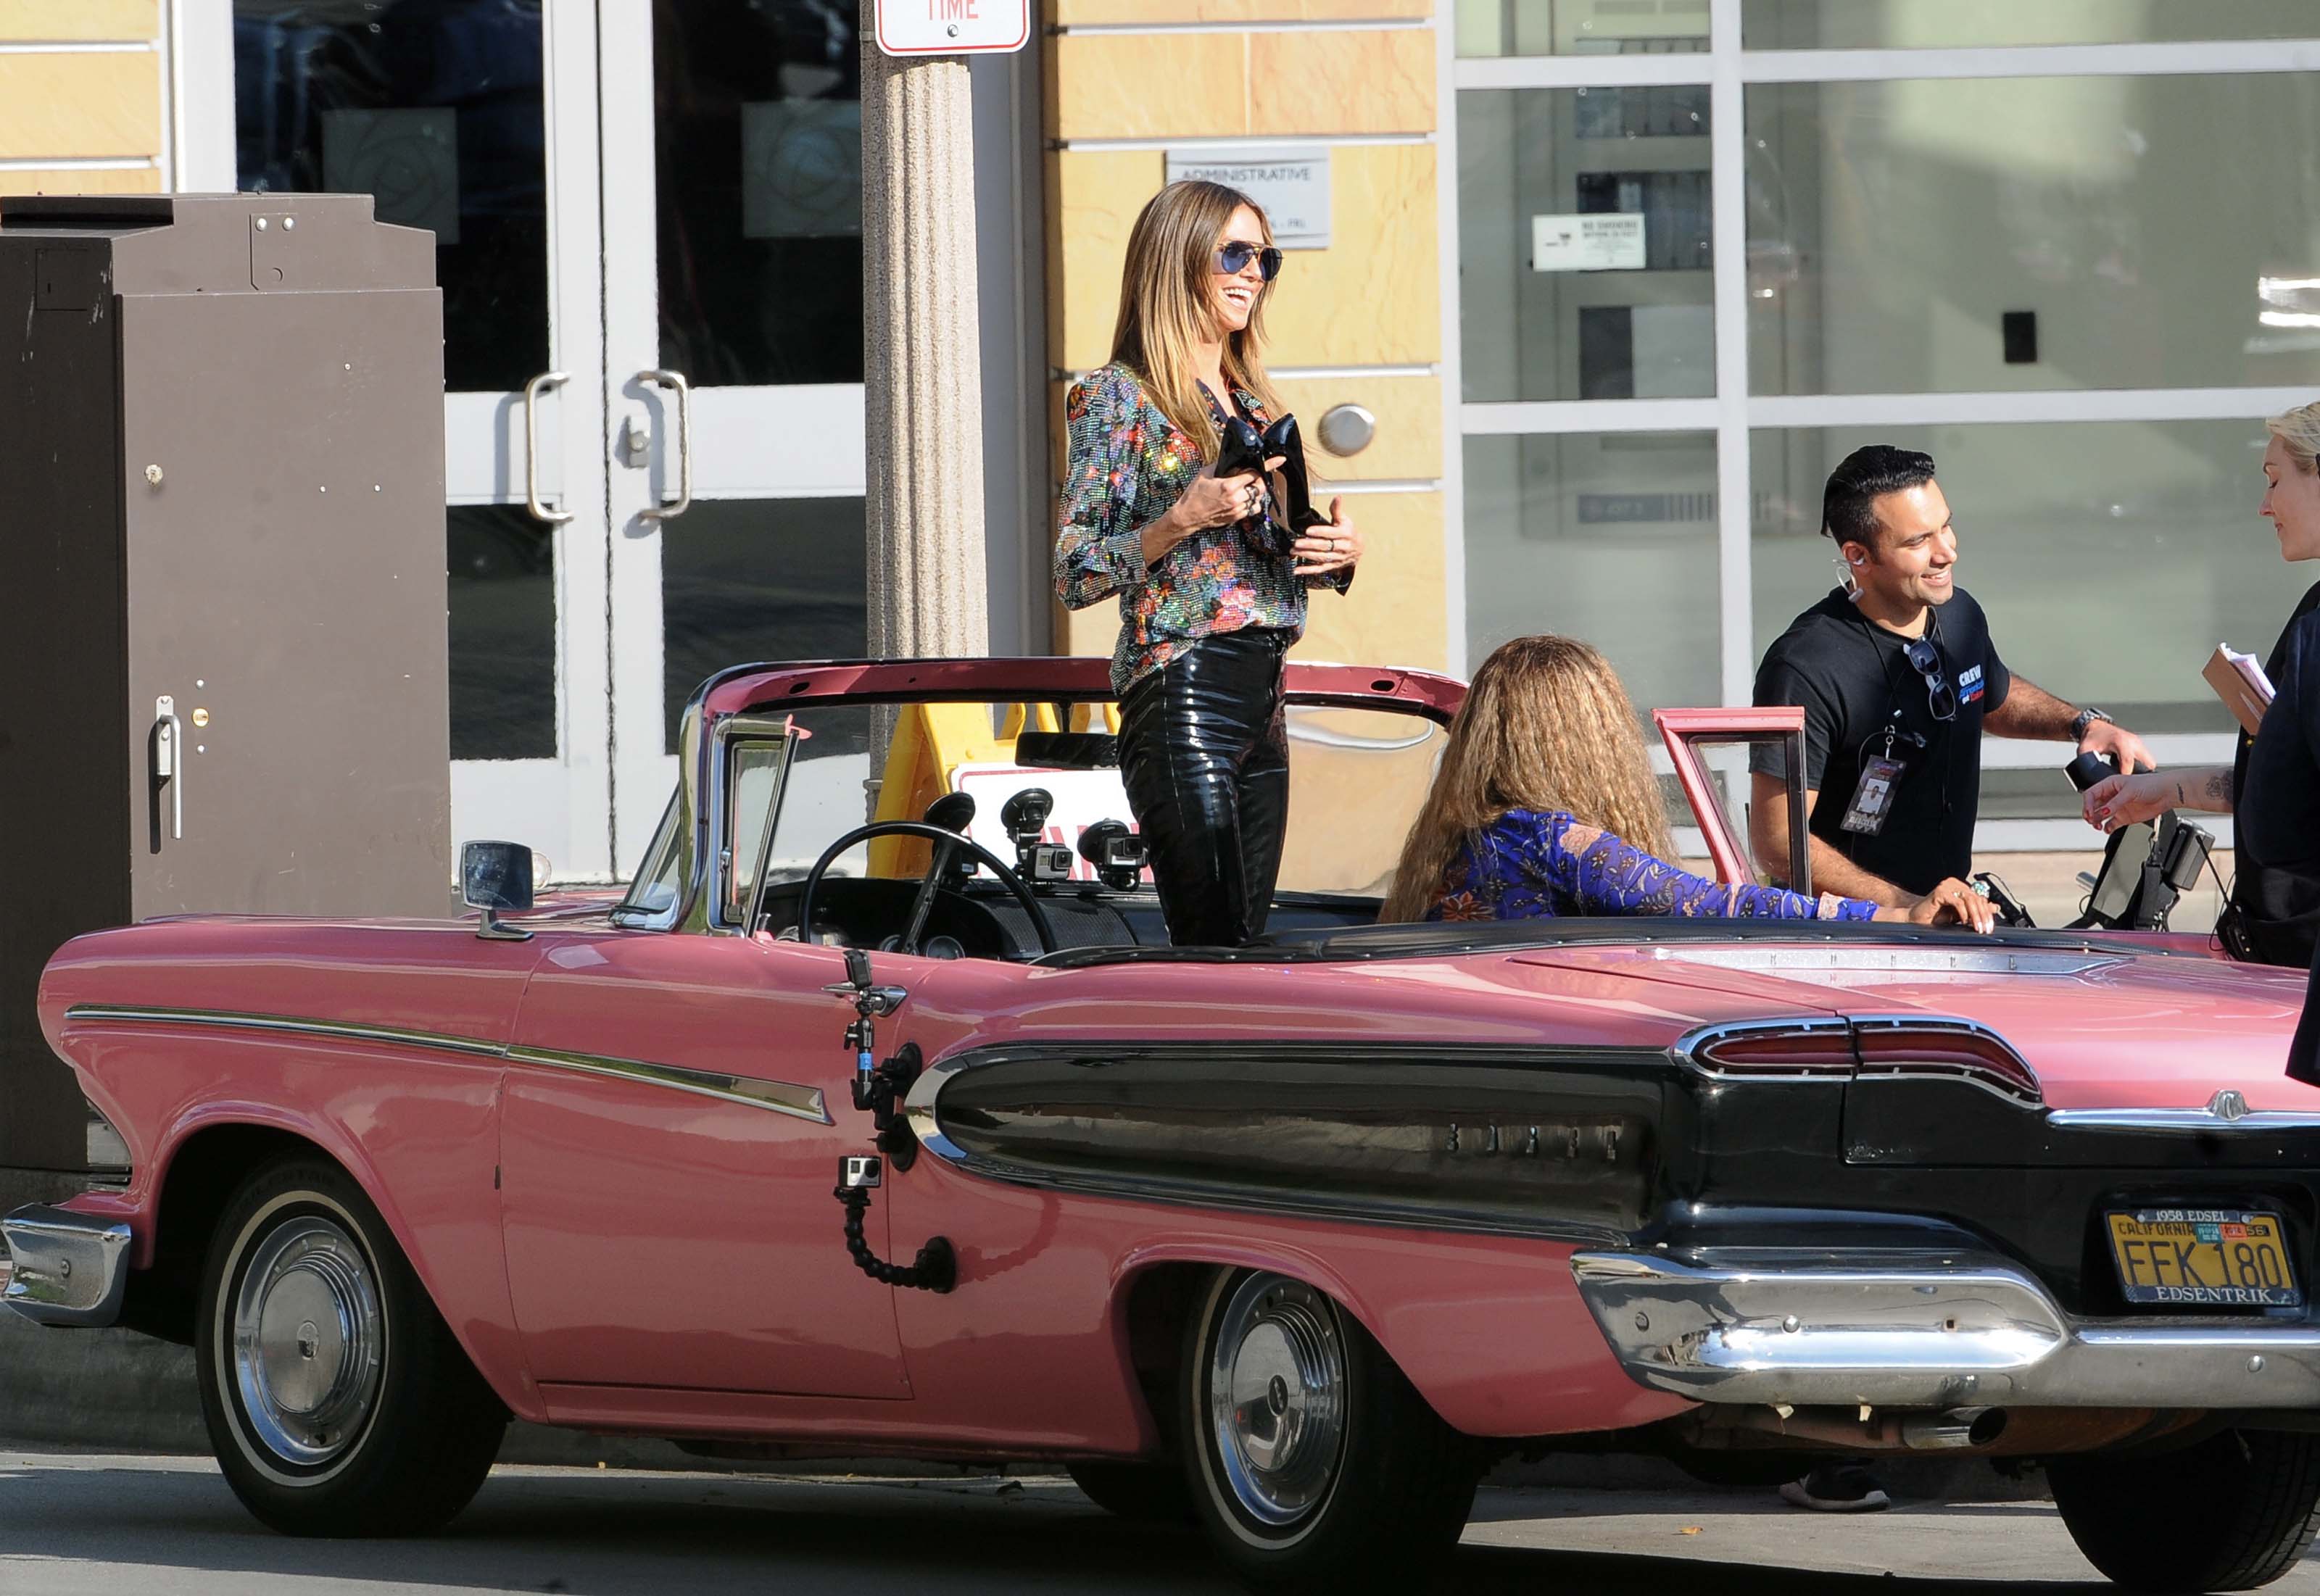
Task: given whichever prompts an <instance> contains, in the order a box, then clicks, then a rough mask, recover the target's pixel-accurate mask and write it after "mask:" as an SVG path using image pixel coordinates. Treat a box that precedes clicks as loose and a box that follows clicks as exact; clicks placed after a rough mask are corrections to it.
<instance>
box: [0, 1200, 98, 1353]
mask: <svg viewBox="0 0 2320 1596" xmlns="http://www.w3.org/2000/svg"><path fill="white" fill-rule="evenodd" d="M0 1238H5V1240H7V1243H8V1258H9V1264H10V1268H9V1271H8V1286H7V1290H6V1291H5V1293H0V1303H6V1304H7V1305H8V1306H9V1307H11V1308H14V1309H15V1310H16V1312H19V1313H22V1314H23V1316H24V1317H25V1318H27V1319H29V1320H31V1321H33V1322H34V1323H35V1324H60V1325H72V1326H77V1327H78V1328H80V1329H84V1330H102V1329H104V1327H105V1326H106V1325H109V1324H113V1323H114V1322H115V1321H118V1320H119V1319H120V1317H121V1298H122V1293H124V1292H125V1291H126V1290H127V1289H128V1287H129V1227H128V1226H127V1225H126V1224H123V1223H122V1222H119V1221H117V1220H104V1219H92V1218H91V1217H89V1216H88V1215H87V1214H86V1213H73V1212H72V1211H71V1210H70V1209H68V1208H47V1207H42V1206H41V1205H39V1204H34V1205H33V1206H32V1207H29V1208H19V1209H17V1210H16V1211H15V1212H14V1213H11V1214H10V1215H9V1216H8V1217H7V1218H6V1219H0Z"/></svg>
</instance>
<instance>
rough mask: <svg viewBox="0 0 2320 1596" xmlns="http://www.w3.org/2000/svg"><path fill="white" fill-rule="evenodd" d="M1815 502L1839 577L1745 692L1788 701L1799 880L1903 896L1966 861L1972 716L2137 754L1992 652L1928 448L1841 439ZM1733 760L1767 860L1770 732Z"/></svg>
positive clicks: (1776, 796)
mask: <svg viewBox="0 0 2320 1596" xmlns="http://www.w3.org/2000/svg"><path fill="white" fill-rule="evenodd" d="M1821 529H1822V530H1823V531H1824V532H1826V534H1827V535H1828V536H1829V537H1831V538H1833V539H1835V543H1836V546H1837V555H1838V557H1839V559H1840V560H1841V561H1842V562H1843V566H1842V569H1843V570H1844V573H1845V575H1846V577H1847V579H1848V580H1847V585H1846V586H1844V587H1840V588H1837V589H1836V590H1835V591H1832V592H1831V593H1830V594H1829V595H1828V596H1827V597H1826V598H1825V599H1823V600H1821V601H1820V602H1819V603H1817V604H1816V605H1814V606H1813V607H1812V608H1811V609H1808V610H1806V611H1805V612H1804V613H1803V614H1802V615H1800V616H1799V617H1797V618H1796V620H1795V621H1794V622H1793V623H1791V624H1790V627H1789V629H1788V630H1787V631H1786V632H1784V633H1782V634H1781V636H1780V639H1779V640H1778V641H1777V642H1775V643H1774V644H1773V645H1772V647H1771V648H1770V649H1768V650H1766V651H1765V654H1764V659H1763V664H1762V665H1760V666H1759V667H1758V669H1757V672H1756V693H1755V701H1756V702H1757V703H1758V704H1797V705H1801V706H1803V708H1804V712H1805V807H1806V810H1807V812H1808V815H1809V816H1811V818H1810V821H1809V829H1810V831H1811V834H1812V839H1811V843H1810V844H1809V845H1810V848H1811V864H1812V884H1813V888H1814V890H1816V891H1819V892H1835V893H1840V894H1843V895H1844V896H1845V897H1866V898H1871V899H1873V900H1875V901H1876V902H1878V903H1880V904H1891V905H1894V906H1898V907H1904V908H1906V907H1908V906H1910V905H1912V904H1914V903H1916V902H1917V900H1918V899H1919V898H1920V897H1923V896H1924V895H1925V894H1926V891H1928V890H1929V889H1930V888H1933V887H1934V886H1935V884H1936V883H1938V882H1940V881H1941V880H1943V879H1944V878H1947V877H1951V876H1958V877H1963V876H1964V875H1966V874H1967V873H1968V872H1969V871H1970V870H1971V869H1972V868H1973V825H1974V817H1975V814H1976V812H1977V810H1978V808H1979V806H1980V793H1981V735H1982V733H1984V732H1985V731H1987V732H1992V733H1995V734H1996V735H1998V736H2001V737H2033V738H2044V739H2048V740H2051V741H2054V742H2062V743H2075V744H2077V745H2078V746H2079V747H2080V748H2081V749H2091V750H2092V751H2094V752H2095V753H2101V754H2105V755H2107V756H2109V757H2110V758H2112V759H2115V760H2116V761H2117V762H2119V766H2120V768H2121V769H2122V770H2132V769H2134V768H2136V767H2138V766H2140V767H2142V768H2143V769H2149V768H2150V767H2151V764H2152V759H2151V752H2150V750H2148V749H2147V748H2145V747H2144V746H2143V740H2142V739H2141V738H2139V737H2137V736H2136V735H2134V733H2132V732H2130V731H2128V730H2126V729H2125V727H2123V726H2114V725H2113V724H2111V720H2110V717H2108V716H2107V715H2105V714H2104V713H2103V712H2102V711H2101V710H2099V709H2080V708H2077V707H2075V706H2073V705H2071V704H2066V703H2064V702H2063V701H2062V699H2058V698H2056V697H2054V696H2053V694H2052V693H2049V692H2046V691H2044V690H2042V689H2040V688H2038V687H2036V686H2035V685H2033V684H2032V683H2031V682H2029V681H2026V680H2025V679H2024V678H2022V677H2020V676H2016V675H2014V674H2013V673H2011V672H2008V671H2007V668H2006V663H2005V662H2004V661H2002V660H2000V659H1999V658H1998V650H1997V649H1996V648H1995V647H1994V646H1993V645H1991V643H1990V640H1989V623H1988V621H1987V620H1986V619H1984V618H1983V616H1982V612H1981V606H1980V605H1979V604H1977V603H1975V602H1974V601H1973V599H1972V597H1971V595H1969V594H1968V593H1966V592H1965V591H1963V590H1962V589H1961V588H1959V587H1958V586H1957V585H1956V584H1955V582H1954V580H1953V576H1954V568H1955V566H1956V564H1957V534H1956V532H1955V530H1954V529H1953V527H1951V525H1950V509H1949V503H1948V501H1947V500H1944V498H1943V496H1942V491H1941V488H1940V486H1939V485H1938V484H1937V483H1936V482H1935V481H1934V462H1933V457H1932V456H1931V455H1922V454H1919V453H1917V451H1915V450H1912V449H1896V448H1891V447H1889V446H1884V445H1881V444H1878V445H1871V446H1869V447H1866V448H1862V449H1855V450H1854V451H1853V453H1852V454H1850V455H1846V456H1845V458H1844V462H1843V463H1842V464H1839V465H1838V466H1837V468H1836V469H1835V471H1834V472H1832V473H1829V479H1828V486H1827V489H1826V491H1825V492H1824V494H1823V496H1822V500H1821ZM2058 763H2059V761H2058ZM1750 768H1751V770H1752V771H1754V780H1753V783H1752V786H1753V789H1754V801H1753V803H1752V804H1751V806H1750V823H1749V836H1750V841H1751V843H1752V844H1753V846H1754V852H1755V854H1756V860H1757V863H1758V865H1759V866H1760V867H1761V868H1762V869H1763V870H1765V871H1766V872H1767V873H1768V874H1772V875H1775V876H1784V875H1786V874H1787V872H1788V868H1789V810H1788V803H1787V800H1786V798H1785V797H1784V794H1785V792H1786V781H1787V769H1786V764H1785V762H1784V760H1783V759H1782V756H1781V751H1780V750H1779V749H1778V748H1764V747H1759V748H1757V749H1756V750H1755V752H1754V753H1753V754H1752V756H1751V759H1750Z"/></svg>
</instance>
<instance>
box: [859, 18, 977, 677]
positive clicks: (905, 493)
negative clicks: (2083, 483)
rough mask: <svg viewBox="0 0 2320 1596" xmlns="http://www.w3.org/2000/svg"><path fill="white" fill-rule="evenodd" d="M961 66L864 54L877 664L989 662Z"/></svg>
mask: <svg viewBox="0 0 2320 1596" xmlns="http://www.w3.org/2000/svg"><path fill="white" fill-rule="evenodd" d="M862 260H863V268H862V269H863V305H862V321H863V344H864V348H863V385H864V389H865V392H864V395H863V402H864V405H865V410H866V417H865V420H866V427H865V432H866V437H865V443H866V446H867V448H868V452H869V460H868V464H869V488H868V493H867V496H866V497H867V502H866V504H865V515H866V516H867V518H868V526H869V556H870V638H869V642H870V652H871V653H872V654H876V655H879V656H882V657H886V656H899V655H911V654H984V653H987V652H989V649H990V627H989V620H988V615H989V609H988V605H987V602H986V600H987V597H988V595H987V594H986V592H985V591H984V583H985V575H984V565H983V374H982V365H981V361H980V359H979V357H978V355H977V352H976V348H977V346H976V328H975V275H974V119H973V108H972V102H971V97H970V94H969V89H968V78H967V67H966V61H965V59H964V58H959V57H942V56H932V57H929V56H920V57H903V58H897V57H893V56H889V55H887V54H885V53H884V51H882V50H879V48H878V46H877V44H876V42H875V41H873V40H866V39H865V41H863V43H862Z"/></svg>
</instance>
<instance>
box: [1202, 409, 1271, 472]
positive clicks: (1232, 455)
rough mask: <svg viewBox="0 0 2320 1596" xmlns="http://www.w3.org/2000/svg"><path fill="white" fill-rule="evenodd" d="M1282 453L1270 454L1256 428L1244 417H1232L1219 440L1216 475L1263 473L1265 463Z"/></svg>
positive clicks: (1226, 423) (1225, 425)
mask: <svg viewBox="0 0 2320 1596" xmlns="http://www.w3.org/2000/svg"><path fill="white" fill-rule="evenodd" d="M1280 452H1281V451H1280V450H1278V449H1275V450H1273V451H1272V453H1271V454H1268V453H1267V452H1266V451H1265V447H1264V438H1263V437H1259V436H1258V434H1257V430H1256V428H1255V427H1253V426H1251V425H1250V424H1249V423H1248V421H1247V420H1246V419H1243V418H1242V417H1239V416H1234V417H1231V418H1230V419H1228V420H1227V421H1226V422H1225V424H1224V427H1223V428H1222V436H1221V437H1219V438H1218V440H1217V464H1216V473H1217V474H1218V475H1219V476H1242V475H1246V473H1250V472H1256V473H1263V472H1264V463H1265V462H1266V461H1267V460H1269V459H1271V458H1272V457H1273V455H1277V454H1279V453H1280Z"/></svg>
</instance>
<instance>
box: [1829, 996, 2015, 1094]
mask: <svg viewBox="0 0 2320 1596" xmlns="http://www.w3.org/2000/svg"><path fill="white" fill-rule="evenodd" d="M1853 1041H1854V1044H1855V1045H1856V1046H1857V1047H1858V1048H1859V1049H1860V1051H1861V1073H1862V1075H1864V1076H1871V1075H1907V1076H1920V1077H1924V1076H1931V1077H1948V1078H1953V1079H1958V1080H1969V1081H1971V1082H1972V1083H1973V1084H1974V1085H1976V1086H1978V1087H1989V1089H1990V1090H1991V1091H1993V1092H1996V1093H1998V1094H1999V1095H2000V1096H2006V1097H2011V1098H2013V1099H2014V1100H2015V1101H2016V1102H2017V1103H2027V1104H2032V1105H2035V1104H2038V1103H2042V1102H2044V1100H2045V1093H2044V1090H2043V1089H2042V1088H2041V1087H2039V1085H2038V1078H2037V1076H2035V1074H2033V1073H2032V1072H2031V1069H2030V1066H2029V1065H2027V1064H2025V1063H2024V1062H2023V1060H2022V1055H2021V1054H2019V1053H2017V1052H2016V1051H2015V1050H2013V1049H2012V1048H2011V1047H2008V1046H2007V1042H2006V1039H2005V1038H2004V1037H2002V1036H2000V1035H1998V1033H1997V1032H1994V1031H1990V1030H1988V1029H1986V1028H1984V1027H1983V1026H1980V1025H1977V1024H1975V1023H1972V1022H1971V1021H1970V1020H1921V1019H1917V1018H1915V1017H1912V1016H1909V1015H1900V1016H1897V1017H1894V1018H1891V1019H1873V1020H1855V1021H1854V1022H1853Z"/></svg>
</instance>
